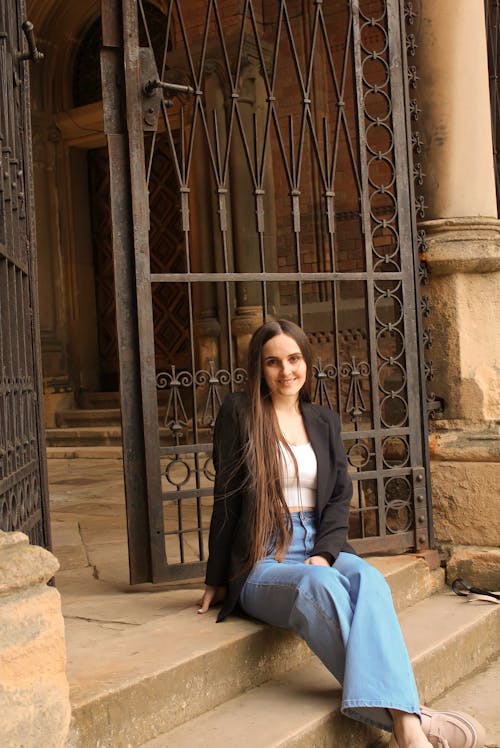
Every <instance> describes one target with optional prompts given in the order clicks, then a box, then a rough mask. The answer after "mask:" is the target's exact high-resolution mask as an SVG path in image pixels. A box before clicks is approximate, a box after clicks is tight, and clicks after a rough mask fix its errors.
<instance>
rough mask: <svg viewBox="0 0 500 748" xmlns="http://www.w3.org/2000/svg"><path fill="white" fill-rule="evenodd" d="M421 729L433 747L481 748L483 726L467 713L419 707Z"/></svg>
mask: <svg viewBox="0 0 500 748" xmlns="http://www.w3.org/2000/svg"><path fill="white" fill-rule="evenodd" d="M420 713H421V715H422V729H423V731H424V733H425V735H426V736H427V737H428V738H429V741H430V743H431V745H432V746H434V748H482V746H483V745H484V742H485V740H486V734H485V730H484V727H483V726H482V725H481V724H480V723H479V722H478V721H477V719H474V717H471V716H469V715H468V714H462V713H460V712H438V711H434V710H433V709H429V708H428V707H426V706H423V707H421V709H420Z"/></svg>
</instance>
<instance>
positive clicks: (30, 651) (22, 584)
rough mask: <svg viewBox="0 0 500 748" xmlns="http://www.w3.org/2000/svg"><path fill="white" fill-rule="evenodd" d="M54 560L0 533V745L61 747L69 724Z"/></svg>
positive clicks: (12, 747)
mask: <svg viewBox="0 0 500 748" xmlns="http://www.w3.org/2000/svg"><path fill="white" fill-rule="evenodd" d="M58 568H59V564H58V562H57V559H56V558H55V557H54V556H53V555H52V554H51V553H49V552H48V551H46V550H45V549H43V548H40V547H38V546H31V545H29V543H28V538H27V537H26V535H23V534H22V533H20V532H15V533H6V532H1V531H0V663H1V664H0V713H1V715H2V722H1V726H0V744H1V745H2V746H3V748H18V747H19V746H24V748H40V746H44V748H62V746H64V745H65V742H66V736H67V734H68V728H69V721H70V712H71V708H70V702H69V687H68V681H67V679H66V674H65V665H66V649H65V642H64V622H63V618H62V615H61V602H60V597H59V593H58V592H57V590H56V589H55V587H49V586H47V582H48V580H49V579H50V578H51V577H52V576H53V575H54V573H55V572H56V571H57V569H58Z"/></svg>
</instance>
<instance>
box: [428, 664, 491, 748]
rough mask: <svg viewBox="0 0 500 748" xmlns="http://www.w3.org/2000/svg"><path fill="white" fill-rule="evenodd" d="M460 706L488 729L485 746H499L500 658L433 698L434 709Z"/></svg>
mask: <svg viewBox="0 0 500 748" xmlns="http://www.w3.org/2000/svg"><path fill="white" fill-rule="evenodd" d="M457 704H459V705H460V709H462V710H463V711H465V712H468V713H469V714H472V716H473V717H476V719H478V720H479V721H480V722H481V723H482V724H483V725H484V726H485V727H486V728H487V741H486V747H487V748H500V658H497V659H495V660H493V661H492V662H491V663H490V664H489V665H488V666H487V667H485V668H484V669H483V670H481V671H480V672H478V673H476V674H475V675H473V676H472V677H470V678H467V679H466V680H465V681H463V682H462V683H459V684H458V685H457V686H456V687H455V688H452V689H451V690H450V691H448V693H446V695H445V696H443V697H442V698H440V699H438V700H437V701H434V702H433V703H432V707H433V708H434V709H451V710H452V709H456V708H457Z"/></svg>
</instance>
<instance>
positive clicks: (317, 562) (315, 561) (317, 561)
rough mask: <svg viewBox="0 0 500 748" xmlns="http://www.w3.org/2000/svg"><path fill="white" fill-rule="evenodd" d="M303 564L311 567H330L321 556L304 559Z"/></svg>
mask: <svg viewBox="0 0 500 748" xmlns="http://www.w3.org/2000/svg"><path fill="white" fill-rule="evenodd" d="M304 563H305V564H310V565H311V566H328V567H330V564H329V563H328V561H327V560H326V558H324V557H323V556H311V557H310V558H306V560H305V561H304Z"/></svg>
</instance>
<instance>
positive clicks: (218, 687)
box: [65, 552, 457, 748]
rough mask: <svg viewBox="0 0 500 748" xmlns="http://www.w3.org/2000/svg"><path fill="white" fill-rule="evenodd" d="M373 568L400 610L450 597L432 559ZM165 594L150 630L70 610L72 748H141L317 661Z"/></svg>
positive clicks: (182, 593)
mask: <svg viewBox="0 0 500 748" xmlns="http://www.w3.org/2000/svg"><path fill="white" fill-rule="evenodd" d="M424 555H425V554H424ZM426 559H427V560H426ZM370 561H371V562H372V563H374V564H375V565H376V566H377V567H378V568H380V570H381V571H382V572H383V573H384V574H385V576H386V578H387V580H388V582H389V584H390V586H391V588H392V590H393V595H394V599H395V604H396V606H397V608H398V609H400V610H401V609H405V608H406V607H407V606H408V605H412V604H415V603H417V604H420V603H418V602H417V601H422V600H425V599H426V598H427V597H428V596H429V595H430V594H432V593H433V592H435V591H436V590H437V589H441V588H442V584H443V570H442V569H440V568H429V563H430V566H431V567H435V566H436V564H435V554H433V553H432V552H430V553H429V554H427V556H426V558H423V557H419V556H410V555H407V556H400V557H392V558H387V557H384V558H376V559H370ZM428 562H429V563H428ZM159 594H161V593H159ZM164 594H166V595H167V596H168V602H166V604H165V608H167V609H168V610H166V611H165V613H164V615H163V616H159V617H158V618H157V619H155V620H153V621H148V622H146V623H144V624H143V625H138V624H135V623H134V625H131V623H130V622H129V623H128V624H127V625H125V624H124V625H123V626H121V625H120V620H121V619H122V618H123V615H124V613H123V609H122V608H120V611H118V610H117V611H116V612H115V613H114V614H112V616H111V617H112V618H113V620H108V619H109V618H110V615H109V613H108V615H107V616H106V620H102V621H101V622H100V623H99V624H95V623H94V624H92V621H95V620H96V617H97V611H98V610H99V605H100V602H99V600H97V599H96V600H94V601H93V602H92V606H91V608H89V611H88V618H87V617H86V615H83V616H82V611H81V606H80V607H78V608H76V609H75V612H76V611H78V615H72V610H71V608H69V609H66V610H65V617H67V621H66V636H67V646H68V678H69V681H70V686H71V700H72V706H73V716H72V726H71V733H70V738H69V742H68V746H69V747H70V748H88V746H94V745H99V746H100V748H106V746H138V745H141V743H143V742H145V741H146V740H149V739H151V738H153V737H155V736H156V735H158V734H161V733H162V732H163V731H166V730H168V729H172V728H174V727H177V726H178V725H181V724H183V723H185V722H187V721H188V720H190V719H193V718H195V717H197V716H199V715H201V714H203V713H204V712H207V711H209V710H211V709H213V708H215V707H217V706H219V705H221V704H223V703H224V702H226V701H228V700H229V699H232V698H235V697H237V696H238V695H239V694H241V693H243V692H245V691H248V690H249V689H252V688H255V687H257V686H259V685H260V684H262V683H264V682H266V681H268V680H270V679H272V678H273V677H275V676H281V675H282V674H283V673H284V672H286V671H287V670H291V669H293V668H296V667H298V666H299V665H300V664H302V663H304V662H308V661H309V660H310V654H309V651H308V650H307V648H306V646H305V645H304V644H303V643H302V642H301V641H300V640H299V639H298V638H297V637H295V636H293V635H292V634H289V633H287V632H283V631H281V630H279V629H273V628H271V627H269V626H263V625H261V624H259V623H257V622H255V621H251V620H246V619H242V618H236V617H234V618H231V619H229V620H228V621H226V622H224V623H223V624H220V625H215V623H214V622H215V616H216V613H215V612H214V611H210V612H209V613H208V614H206V615H205V616H197V615H196V614H195V612H194V607H193V601H194V600H195V599H196V596H197V593H196V592H194V591H193V590H171V591H169V592H168V593H164ZM456 600H457V599H456V598H455V600H454V601H453V602H456ZM76 605H77V604H76V603H75V606H76ZM448 613H449V612H448ZM330 684H331V681H330Z"/></svg>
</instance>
